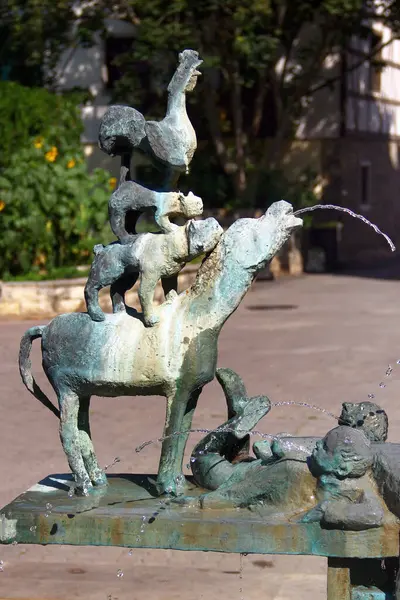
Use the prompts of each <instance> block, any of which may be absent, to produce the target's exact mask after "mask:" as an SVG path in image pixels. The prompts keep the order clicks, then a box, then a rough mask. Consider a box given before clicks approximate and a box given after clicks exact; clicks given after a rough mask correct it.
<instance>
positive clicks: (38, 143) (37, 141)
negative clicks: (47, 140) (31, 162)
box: [33, 137, 43, 149]
mask: <svg viewBox="0 0 400 600" xmlns="http://www.w3.org/2000/svg"><path fill="white" fill-rule="evenodd" d="M33 145H34V146H35V148H38V149H39V148H41V147H42V146H43V138H42V137H37V138H35V140H34V142H33Z"/></svg>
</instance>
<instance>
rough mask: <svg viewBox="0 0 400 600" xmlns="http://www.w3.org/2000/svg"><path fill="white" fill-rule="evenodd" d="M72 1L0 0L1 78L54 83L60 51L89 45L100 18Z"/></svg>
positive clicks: (24, 83) (88, 5) (34, 83)
mask: <svg viewBox="0 0 400 600" xmlns="http://www.w3.org/2000/svg"><path fill="white" fill-rule="evenodd" d="M89 7H90V2H89V3H87V6H86V11H85V14H82V13H81V11H80V10H79V3H77V2H76V1H75V0H0V76H1V77H0V78H1V79H3V80H4V79H8V80H12V81H18V82H19V83H22V84H23V85H28V86H40V85H43V84H50V85H51V84H53V83H54V79H55V76H56V67H57V64H58V62H59V60H60V57H61V55H62V52H63V51H64V50H66V49H69V48H71V47H73V46H75V45H77V44H81V45H82V44H91V43H92V40H93V37H92V36H93V32H94V31H97V30H100V29H101V27H102V18H101V17H100V18H99V15H98V13H93V12H91V11H90V10H89Z"/></svg>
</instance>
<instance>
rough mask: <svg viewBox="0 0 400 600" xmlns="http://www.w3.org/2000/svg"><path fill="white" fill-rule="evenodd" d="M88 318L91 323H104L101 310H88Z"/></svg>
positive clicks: (104, 316)
mask: <svg viewBox="0 0 400 600" xmlns="http://www.w3.org/2000/svg"><path fill="white" fill-rule="evenodd" d="M88 313H89V316H90V318H91V319H92V321H105V318H106V315H105V314H104V313H103V311H102V310H101V308H100V307H99V308H92V309H90V310H88Z"/></svg>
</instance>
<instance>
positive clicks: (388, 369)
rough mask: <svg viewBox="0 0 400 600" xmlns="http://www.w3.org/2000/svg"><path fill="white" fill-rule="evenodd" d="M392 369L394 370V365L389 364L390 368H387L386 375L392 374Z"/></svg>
mask: <svg viewBox="0 0 400 600" xmlns="http://www.w3.org/2000/svg"><path fill="white" fill-rule="evenodd" d="M392 371H393V367H392V365H388V368H387V369H386V373H385V375H386V377H389V375H391V374H392Z"/></svg>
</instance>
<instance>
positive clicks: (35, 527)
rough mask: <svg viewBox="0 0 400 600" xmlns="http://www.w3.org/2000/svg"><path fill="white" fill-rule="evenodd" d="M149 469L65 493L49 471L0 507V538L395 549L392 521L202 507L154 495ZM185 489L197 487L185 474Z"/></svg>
mask: <svg viewBox="0 0 400 600" xmlns="http://www.w3.org/2000/svg"><path fill="white" fill-rule="evenodd" d="M154 482H155V476H154V475H124V474H122V475H110V476H109V477H108V483H109V484H108V486H104V487H102V488H97V489H96V490H93V491H92V492H90V494H89V495H88V496H86V497H76V496H73V497H70V495H69V494H68V492H69V489H70V486H71V483H72V482H71V477H70V476H68V475H51V476H49V477H47V478H46V479H44V480H43V481H41V482H40V483H39V484H36V485H34V486H33V487H32V488H30V489H29V490H28V491H27V492H25V493H24V494H22V495H21V496H19V497H18V498H16V499H15V500H14V501H13V502H11V504H9V505H7V506H6V507H4V508H3V509H2V511H1V521H0V541H1V542H2V543H3V544H12V543H13V542H17V543H23V544H72V545H82V546H125V547H129V548H160V549H173V550H203V551H214V552H229V553H255V554H308V555H314V556H327V557H343V558H345V557H351V558H381V557H391V556H398V553H399V526H398V525H397V524H395V525H394V524H391V525H385V526H383V527H380V528H378V529H370V530H367V531H357V532H356V531H340V530H327V529H322V528H321V527H320V525H319V524H318V523H308V524H305V523H298V522H297V521H298V518H299V514H296V515H284V514H280V513H277V512H276V511H272V510H270V511H269V512H265V509H263V514H261V513H260V512H259V510H258V509H257V510H256V509H255V510H253V511H250V510H246V509H239V510H238V509H232V510H229V509H224V510H210V509H209V510H201V509H199V508H198V507H197V505H194V506H182V505H179V504H175V503H174V502H173V501H172V500H171V499H169V498H166V497H157V495H156V492H155V487H154ZM187 485H188V492H187V493H188V495H192V496H193V495H198V494H200V493H201V491H202V490H199V489H198V488H196V487H195V486H194V484H193V482H192V481H191V480H190V478H188V479H187Z"/></svg>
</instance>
